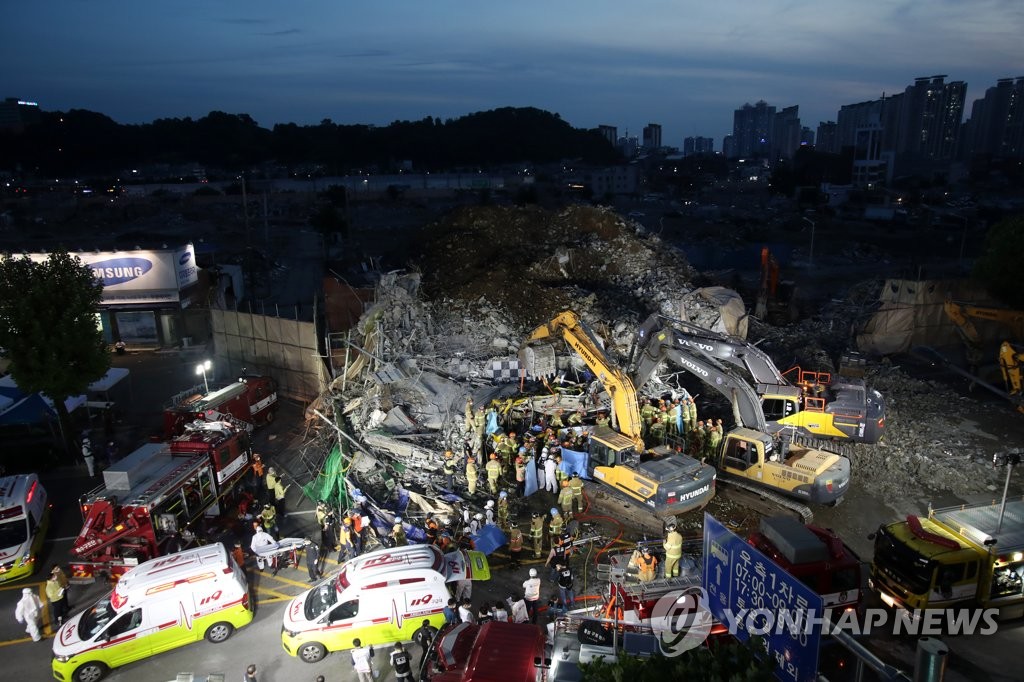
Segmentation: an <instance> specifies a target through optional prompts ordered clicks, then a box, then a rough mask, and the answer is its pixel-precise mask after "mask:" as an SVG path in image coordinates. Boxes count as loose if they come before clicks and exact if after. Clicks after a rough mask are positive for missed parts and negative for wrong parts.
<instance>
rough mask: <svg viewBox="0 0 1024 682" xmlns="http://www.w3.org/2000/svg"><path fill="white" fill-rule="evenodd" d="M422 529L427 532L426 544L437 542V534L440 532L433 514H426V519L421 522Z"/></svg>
mask: <svg viewBox="0 0 1024 682" xmlns="http://www.w3.org/2000/svg"><path fill="white" fill-rule="evenodd" d="M423 530H424V531H426V534H427V544H429V545H436V544H437V534H438V533H439V532H440V527H439V526H438V525H437V520H436V519H434V517H433V516H431V515H430V514H427V518H426V520H425V521H424V522H423Z"/></svg>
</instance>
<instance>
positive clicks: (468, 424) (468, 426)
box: [464, 398, 475, 433]
mask: <svg viewBox="0 0 1024 682" xmlns="http://www.w3.org/2000/svg"><path fill="white" fill-rule="evenodd" d="M465 417H466V421H465V422H464V427H465V430H466V433H473V426H474V425H475V420H474V419H473V398H466V413H465Z"/></svg>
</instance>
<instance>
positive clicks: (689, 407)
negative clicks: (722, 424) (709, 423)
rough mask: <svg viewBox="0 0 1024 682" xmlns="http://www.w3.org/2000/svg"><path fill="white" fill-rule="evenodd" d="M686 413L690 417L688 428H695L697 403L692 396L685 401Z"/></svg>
mask: <svg viewBox="0 0 1024 682" xmlns="http://www.w3.org/2000/svg"><path fill="white" fill-rule="evenodd" d="M686 414H688V415H689V417H690V430H691V431H692V430H693V429H695V428H697V403H696V402H694V400H693V398H689V399H688V400H687V402H686Z"/></svg>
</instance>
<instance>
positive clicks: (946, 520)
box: [871, 499, 1024, 620]
mask: <svg viewBox="0 0 1024 682" xmlns="http://www.w3.org/2000/svg"><path fill="white" fill-rule="evenodd" d="M874 540H875V558H874V561H873V562H872V564H871V587H873V588H874V589H876V590H878V593H879V595H880V596H881V597H882V601H884V602H885V603H886V604H887V605H889V606H890V607H894V608H903V609H910V610H916V609H947V608H950V607H952V606H975V605H977V606H980V607H982V608H986V609H999V619H1000V620H1003V619H1009V618H1019V617H1021V616H1024V499H1016V500H1008V501H1007V502H1006V506H1005V509H1002V510H1001V509H1000V503H998V502H997V503H995V504H978V505H965V506H961V507H949V508H945V509H934V510H933V509H929V512H928V516H927V517H924V518H921V517H917V516H908V517H907V518H906V520H905V521H897V522H896V523H890V524H888V525H883V526H881V527H880V528H879V529H878V531H877V532H876V533H875V534H874Z"/></svg>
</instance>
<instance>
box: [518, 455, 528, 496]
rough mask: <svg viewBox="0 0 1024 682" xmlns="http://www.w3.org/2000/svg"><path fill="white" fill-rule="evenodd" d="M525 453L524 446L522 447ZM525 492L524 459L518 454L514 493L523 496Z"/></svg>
mask: <svg viewBox="0 0 1024 682" xmlns="http://www.w3.org/2000/svg"><path fill="white" fill-rule="evenodd" d="M523 451H524V454H525V448H524V449H523ZM525 492H526V460H524V459H523V455H522V454H520V455H519V456H518V457H516V495H519V497H523V495H524V494H525Z"/></svg>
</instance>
